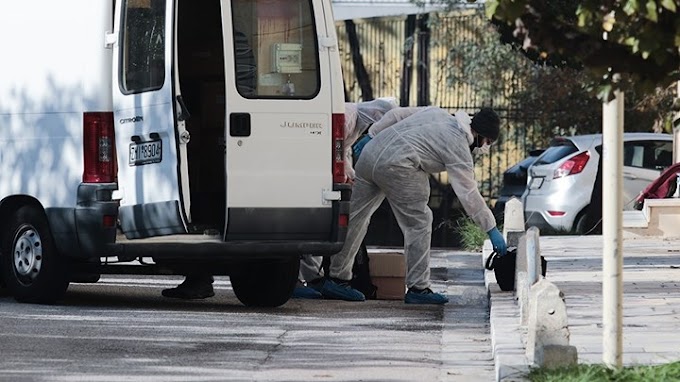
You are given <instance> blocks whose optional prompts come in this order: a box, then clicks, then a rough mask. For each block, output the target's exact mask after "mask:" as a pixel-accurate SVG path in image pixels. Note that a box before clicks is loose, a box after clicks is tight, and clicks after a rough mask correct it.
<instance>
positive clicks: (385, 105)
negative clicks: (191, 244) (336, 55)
mask: <svg viewBox="0 0 680 382" xmlns="http://www.w3.org/2000/svg"><path fill="white" fill-rule="evenodd" d="M397 106H398V105H397V102H396V99H394V98H378V99H375V100H372V101H367V102H361V103H358V104H357V103H347V104H345V126H344V138H345V175H346V176H347V177H348V179H350V181H351V180H353V179H354V167H353V166H352V144H353V143H354V142H355V141H356V140H357V138H359V137H360V136H361V134H363V133H364V132H365V131H366V130H367V129H368V127H369V126H371V124H373V123H374V122H376V121H377V120H379V119H380V118H381V117H382V116H383V115H384V114H385V113H386V112H387V111H388V110H391V109H393V108H395V107H397ZM317 262H318V266H317ZM320 267H321V258H313V257H311V256H307V255H305V256H303V259H302V260H301V262H300V278H301V279H302V280H304V279H305V278H304V277H305V276H307V277H310V279H311V277H312V276H311V274H313V269H314V268H320ZM213 282H214V278H213V276H212V274H210V273H209V272H195V273H191V274H187V275H186V276H185V279H184V281H183V282H182V283H181V284H179V285H178V286H176V287H174V288H168V289H164V290H163V291H162V292H161V294H162V295H163V296H164V297H170V298H179V299H186V300H193V299H203V298H208V297H212V296H214V295H215V291H214V289H213V286H212V284H213ZM296 292H297V293H298V294H302V296H300V297H307V298H320V297H321V294H320V293H319V292H318V291H316V290H313V289H310V288H305V289H303V290H300V288H296Z"/></svg>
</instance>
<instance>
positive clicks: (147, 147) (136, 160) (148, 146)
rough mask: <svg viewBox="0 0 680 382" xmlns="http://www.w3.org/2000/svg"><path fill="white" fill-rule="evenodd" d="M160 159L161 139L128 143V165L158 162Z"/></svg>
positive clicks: (161, 152)
mask: <svg viewBox="0 0 680 382" xmlns="http://www.w3.org/2000/svg"><path fill="white" fill-rule="evenodd" d="M162 159H163V144H162V141H149V142H140V143H130V166H141V165H145V164H150V163H160V162H161V160H162Z"/></svg>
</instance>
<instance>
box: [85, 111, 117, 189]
mask: <svg viewBox="0 0 680 382" xmlns="http://www.w3.org/2000/svg"><path fill="white" fill-rule="evenodd" d="M83 145H84V147H83V154H84V164H85V166H84V169H83V182H84V183H112V182H114V181H115V179H116V170H117V169H116V156H115V147H114V145H115V141H114V137H113V113H111V112H89V113H83Z"/></svg>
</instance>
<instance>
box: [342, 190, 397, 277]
mask: <svg viewBox="0 0 680 382" xmlns="http://www.w3.org/2000/svg"><path fill="white" fill-rule="evenodd" d="M384 199H385V195H384V194H383V192H382V191H381V190H380V188H378V187H377V186H376V185H375V184H372V183H370V182H368V181H366V180H364V179H362V178H359V177H357V178H356V179H355V183H354V187H353V189H352V199H351V203H350V215H349V223H348V225H347V237H346V239H345V244H344V245H343V247H342V250H341V251H340V252H338V253H337V254H335V255H333V256H331V266H330V269H329V273H330V275H329V276H330V277H333V278H336V279H341V280H351V279H352V265H353V264H354V256H356V253H357V251H358V250H359V248H360V247H361V243H362V242H363V240H364V237H365V236H366V232H367V231H368V224H369V223H370V222H371V216H372V215H373V213H374V212H375V211H376V210H377V209H378V207H380V204H381V203H382V201H383V200H384Z"/></svg>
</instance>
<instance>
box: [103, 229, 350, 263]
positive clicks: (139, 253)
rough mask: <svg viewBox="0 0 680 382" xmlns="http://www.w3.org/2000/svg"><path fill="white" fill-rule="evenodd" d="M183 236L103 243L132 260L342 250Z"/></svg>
mask: <svg viewBox="0 0 680 382" xmlns="http://www.w3.org/2000/svg"><path fill="white" fill-rule="evenodd" d="M187 236H193V235H173V236H171V237H167V236H166V237H162V238H156V239H164V240H163V241H160V240H148V241H146V240H144V239H142V240H135V242H132V241H129V242H126V241H125V240H123V241H122V242H117V243H114V244H108V245H107V251H106V252H107V254H109V255H110V256H117V257H118V258H119V259H124V260H132V259H136V258H139V257H151V258H153V259H154V261H158V260H184V261H187V260H192V261H193V260H204V261H207V260H210V261H222V260H224V261H228V260H246V259H250V260H255V259H258V260H260V259H270V258H271V259H276V258H282V257H290V256H300V255H304V254H312V255H318V256H328V255H333V254H336V253H338V252H340V250H341V249H342V246H343V242H298V241H285V242H283V241H282V242H263V241H229V242H223V241H219V240H191V239H190V238H187Z"/></svg>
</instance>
